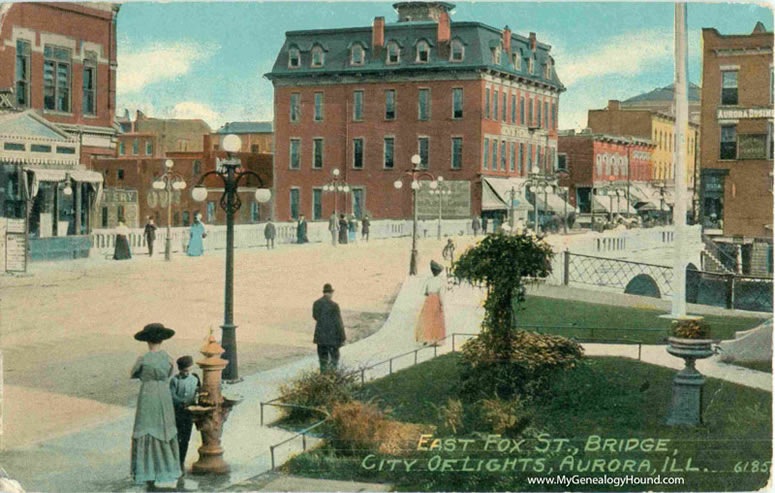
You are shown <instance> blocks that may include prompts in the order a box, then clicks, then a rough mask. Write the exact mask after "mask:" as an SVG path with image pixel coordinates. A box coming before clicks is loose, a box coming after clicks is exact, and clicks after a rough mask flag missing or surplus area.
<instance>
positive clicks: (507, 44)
mask: <svg viewBox="0 0 775 493" xmlns="http://www.w3.org/2000/svg"><path fill="white" fill-rule="evenodd" d="M503 50H504V51H505V52H506V53H511V29H509V26H506V27H504V28H503Z"/></svg>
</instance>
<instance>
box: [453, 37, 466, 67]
mask: <svg viewBox="0 0 775 493" xmlns="http://www.w3.org/2000/svg"><path fill="white" fill-rule="evenodd" d="M464 55H465V49H464V48H463V43H462V42H460V40H459V39H455V40H453V41H452V52H451V53H450V58H449V59H450V61H453V62H462V61H463V56H464Z"/></svg>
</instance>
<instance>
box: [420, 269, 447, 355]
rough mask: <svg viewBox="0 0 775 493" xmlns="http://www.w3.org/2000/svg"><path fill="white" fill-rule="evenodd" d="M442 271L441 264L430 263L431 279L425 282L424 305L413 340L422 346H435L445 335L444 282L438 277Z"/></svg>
mask: <svg viewBox="0 0 775 493" xmlns="http://www.w3.org/2000/svg"><path fill="white" fill-rule="evenodd" d="M442 270H443V268H442V267H441V264H439V263H437V262H436V261H433V260H432V261H431V272H432V273H433V277H430V278H428V280H427V281H425V289H424V292H425V303H424V304H423V306H422V311H421V312H420V318H419V320H418V321H417V326H416V327H415V330H414V337H415V340H417V342H421V343H423V344H437V343H438V342H439V341H440V340H441V339H443V338H444V336H446V334H447V330H446V327H445V326H444V307H443V305H442V300H441V295H442V292H443V291H444V282H443V279H442V277H441V276H440V275H439V274H441V271H442Z"/></svg>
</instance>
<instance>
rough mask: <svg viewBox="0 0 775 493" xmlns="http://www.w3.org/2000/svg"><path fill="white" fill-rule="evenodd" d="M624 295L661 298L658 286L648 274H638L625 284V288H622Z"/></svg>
mask: <svg viewBox="0 0 775 493" xmlns="http://www.w3.org/2000/svg"><path fill="white" fill-rule="evenodd" d="M624 294H635V295H638V296H649V297H651V298H661V297H662V295H661V293H660V292H659V285H657V282H656V281H655V280H654V278H653V277H651V276H650V275H648V274H638V275H637V276H635V277H633V278H632V279H630V282H628V283H627V287H625V288H624Z"/></svg>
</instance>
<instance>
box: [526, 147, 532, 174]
mask: <svg viewBox="0 0 775 493" xmlns="http://www.w3.org/2000/svg"><path fill="white" fill-rule="evenodd" d="M527 172H528V173H532V172H533V144H528V146H527Z"/></svg>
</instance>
